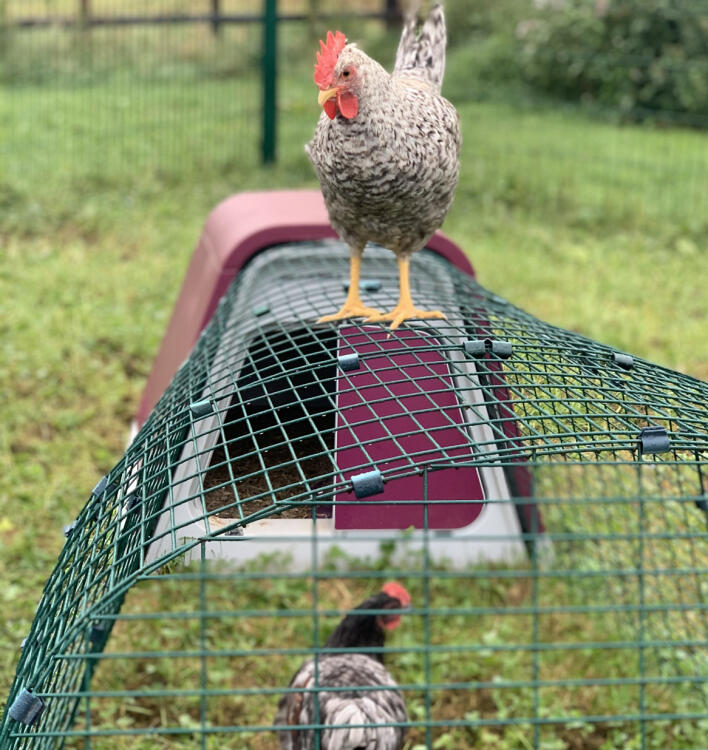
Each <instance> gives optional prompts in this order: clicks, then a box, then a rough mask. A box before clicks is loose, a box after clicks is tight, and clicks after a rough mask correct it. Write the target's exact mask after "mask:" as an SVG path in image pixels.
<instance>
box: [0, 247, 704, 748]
mask: <svg viewBox="0 0 708 750" xmlns="http://www.w3.org/2000/svg"><path fill="white" fill-rule="evenodd" d="M413 266H414V267H413V282H414V290H413V291H414V296H415V298H416V301H418V302H419V303H420V304H422V305H423V306H428V307H430V306H433V305H441V304H442V306H443V310H444V312H445V313H446V314H447V316H448V320H447V321H435V324H434V325H428V324H426V323H421V324H420V325H416V326H414V327H412V328H409V329H407V330H406V331H400V332H397V333H396V334H394V335H393V336H391V337H389V338H387V336H386V331H385V329H381V328H380V327H378V326H367V325H361V326H359V325H353V324H352V325H344V326H342V327H339V328H337V327H336V326H334V325H326V326H314V325H313V321H314V320H315V319H316V318H317V317H318V316H319V315H321V314H326V313H328V312H330V310H332V309H335V308H337V307H338V306H339V304H340V303H341V301H342V300H343V298H344V295H345V291H344V285H343V283H342V282H343V280H345V279H346V278H347V272H348V250H347V248H346V247H345V246H344V245H343V244H342V243H340V242H335V241H323V242H317V243H301V244H295V245H286V246H280V247H276V248H272V249H269V250H267V251H265V252H263V253H261V254H260V255H259V256H257V257H256V258H255V259H254V260H253V261H252V262H251V263H250V264H249V265H248V266H247V267H246V269H245V270H244V271H243V272H242V273H241V274H239V276H238V277H237V278H236V279H235V281H234V282H233V283H232V284H231V287H230V288H229V291H228V292H227V294H226V295H225V297H224V299H223V301H222V302H221V304H220V306H219V308H218V310H217V311H216V313H215V315H214V318H213V320H212V322H211V323H210V324H209V326H208V327H207V329H205V331H204V333H203V334H202V336H201V337H200V339H199V341H198V343H197V345H196V347H195V349H194V351H193V352H192V354H191V355H190V357H189V359H188V360H187V361H186V362H185V363H184V365H183V366H182V367H181V368H180V369H179V371H178V373H177V374H176V376H175V378H174V381H173V382H172V384H171V386H170V387H169V388H168V390H167V391H166V393H165V394H164V396H163V398H162V399H161V400H160V402H159V403H158V405H157V406H156V408H155V410H154V412H153V413H152V415H151V417H150V418H149V419H148V421H147V422H146V424H145V425H144V427H143V428H142V430H141V431H140V433H139V434H138V436H137V437H136V439H135V440H134V442H133V443H132V445H131V446H130V448H129V449H128V451H127V452H126V455H125V456H124V457H123V459H122V460H121V461H120V462H119V463H118V464H117V465H116V467H115V468H114V469H113V470H111V471H110V472H109V474H108V475H107V476H106V477H105V478H104V479H103V480H101V482H99V484H98V485H97V487H96V488H95V489H94V491H93V492H92V494H91V497H90V499H89V501H88V502H87V504H86V506H85V507H84V509H83V510H82V511H81V513H80V514H79V517H78V518H77V521H76V523H75V524H74V525H72V527H70V528H69V529H67V543H66V546H65V548H64V550H63V552H62V554H61V556H60V559H59V562H58V565H57V568H56V570H55V572H54V574H53V575H52V577H51V578H50V580H49V582H48V583H47V585H46V587H45V590H44V594H43V596H42V600H41V601H40V604H39V607H38V610H37V615H36V618H35V622H34V624H33V626H32V630H31V632H30V634H29V636H28V639H27V641H26V643H25V645H24V649H23V652H22V657H21V659H20V663H19V666H18V672H17V678H16V681H15V684H14V686H13V691H12V695H11V696H10V698H11V700H10V701H9V703H8V705H16V703H15V702H16V700H17V698H18V696H22V695H23V696H24V700H25V704H23V705H26V706H29V708H25V709H24V713H23V712H22V711H21V712H20V715H21V716H24V718H25V719H27V717H28V716H30V715H31V712H32V711H37V710H39V708H38V707H39V705H40V704H39V702H41V703H42V706H41V708H42V709H43V710H42V711H41V713H40V714H39V716H38V718H36V720H35V719H34V717H33V721H31V722H30V721H27V722H26V723H22V721H15V720H13V719H11V718H10V717H9V715H8V714H6V715H5V717H4V719H3V723H2V725H0V738H2V746H3V747H8V748H18V747H25V746H27V747H58V746H66V747H101V748H114V747H115V748H120V747H155V746H165V747H194V746H195V743H199V744H200V745H201V746H202V747H220V748H223V747H233V748H241V747H244V746H247V747H249V748H255V749H257V750H263V749H265V748H275V747H278V746H279V743H280V747H286V748H287V747H288V745H287V744H282V743H284V742H286V741H285V740H283V739H282V735H281V740H278V738H277V731H278V728H279V729H280V731H281V732H284V736H289V737H290V738H291V741H292V742H293V743H294V742H296V741H297V742H302V743H303V744H302V745H301V746H302V747H321V748H330V750H331V749H332V748H334V747H337V745H336V744H331V745H330V744H328V743H329V740H328V734H327V732H328V731H330V732H331V731H332V729H333V722H332V719H331V715H330V712H331V705H332V704H331V703H330V701H332V700H333V696H334V697H335V698H336V697H337V695H339V694H340V693H341V692H342V691H344V692H343V693H342V694H343V695H344V696H345V698H346V699H350V698H352V695H351V693H352V690H353V689H354V688H356V690H358V692H359V693H360V694H361V695H364V696H365V697H366V698H367V699H369V700H370V701H372V702H373V703H374V704H376V701H377V693H380V691H381V688H380V687H376V685H372V684H370V683H366V682H362V683H361V684H357V683H356V681H355V683H354V685H352V683H351V682H350V683H348V684H346V685H336V684H332V683H331V682H327V679H326V677H325V675H326V669H327V660H328V659H331V658H333V656H334V655H335V654H338V653H345V654H347V655H351V653H353V651H358V652H363V653H367V654H370V655H372V656H374V657H375V655H376V654H379V653H383V655H384V656H385V658H386V668H387V669H388V670H389V672H390V674H391V675H392V676H393V678H394V679H395V681H396V683H397V688H396V690H398V692H399V694H400V695H401V696H402V697H403V700H404V702H405V704H406V711H407V718H406V720H405V721H400V720H397V721H392V720H390V719H389V720H388V721H387V720H385V719H384V720H382V719H380V718H379V720H378V729H379V730H382V729H383V728H384V727H391V726H392V727H394V728H396V727H398V728H399V729H404V730H405V732H406V740H405V742H406V743H407V744H405V747H408V748H413V747H426V748H444V747H455V748H460V749H464V748H473V747H479V746H480V745H483V744H488V745H490V746H498V747H514V746H519V744H523V745H524V746H527V747H533V748H538V749H540V748H547V747H558V748H575V747H626V746H628V743H629V746H636V747H643V748H665V747H672V748H693V749H694V750H695V749H696V748H699V747H702V746H703V744H704V740H705V736H706V727H707V726H708V686H707V685H706V674H708V648H707V647H708V631H707V630H706V622H707V620H706V617H705V615H706V607H707V606H708V589H706V580H708V579H706V572H708V556H707V550H708V546H707V545H706V542H707V541H708V515H707V512H708V504H707V503H708V487H707V485H706V482H708V438H707V435H708V423H707V422H706V404H707V403H708V386H706V384H704V383H701V382H699V381H696V380H694V379H692V378H690V377H687V376H683V375H679V374H677V373H674V372H671V371H668V370H665V369H662V368H659V367H656V366H654V365H652V364H650V363H648V362H644V361H641V360H639V359H636V358H633V357H631V356H629V355H626V354H624V353H621V352H616V351H614V350H612V349H611V348H608V347H605V346H602V345H600V344H596V343H594V342H592V341H590V340H588V339H586V338H583V337H581V336H578V335H576V334H573V333H571V332H568V331H563V330H561V329H558V328H555V327H553V326H549V325H547V324H544V323H542V322H541V321H539V320H537V319H535V318H533V317H532V316H530V315H528V314H526V313H524V312H523V311H521V310H519V309H517V308H515V307H514V306H512V305H510V304H509V303H507V302H506V301H505V300H503V299H501V298H499V297H497V296H496V295H494V294H491V293H490V292H488V291H487V290H485V289H484V288H483V287H481V286H479V285H478V284H477V283H476V282H474V281H473V280H472V279H471V278H470V277H467V276H466V275H464V274H462V273H461V272H458V271H456V270H453V269H451V267H450V266H449V264H448V263H447V262H445V261H443V260H442V259H440V258H438V257H436V256H435V255H433V254H431V253H426V252H422V253H420V254H418V255H417V256H416V257H415V258H414V264H413ZM365 268H366V272H367V273H370V274H372V278H371V279H369V280H368V282H366V283H364V284H363V287H362V292H363V294H364V295H365V297H366V299H367V301H368V302H369V303H370V304H374V305H378V306H381V307H388V306H392V305H393V304H395V301H396V280H397V276H396V267H395V263H394V260H393V257H392V256H391V254H390V253H389V252H388V251H384V250H382V249H377V248H369V249H368V250H367V254H366V258H365ZM382 334H383V335H382ZM352 350H353V353H355V354H357V356H358V367H354V368H352V367H351V366H350V364H349V360H347V359H346V356H347V355H348V354H349V355H351V353H352ZM443 395H446V396H447V395H452V396H454V398H452V399H451V400H450V401H448V402H447V403H446V404H445V405H442V406H441V405H440V403H439V402H438V401H437V399H439V398H441V397H442V396H443ZM361 407H363V409H362V408H361ZM431 415H433V416H434V418H435V420H436V421H435V422H434V423H430V422H427V421H426V420H428V419H429V418H430V417H431ZM451 436H452V437H451ZM352 437H353V440H352V439H351V438H352ZM352 451H354V453H352ZM372 470H373V471H374V473H376V472H378V473H379V476H380V479H381V485H380V487H378V488H377V487H373V489H372V485H371V483H370V478H369V479H367V480H366V481H365V482H364V483H363V484H362V480H361V475H362V472H363V473H365V474H366V473H369V472H371V471H372ZM440 476H442V477H445V481H444V482H443V483H442V486H441V484H440V483H438V484H437V485H436V477H440ZM459 478H461V479H462V482H463V484H464V486H465V487H466V490H467V492H466V494H464V495H463V496H462V497H458V496H455V495H454V493H453V488H454V486H455V484H456V482H457V481H458V479H459ZM408 481H414V482H417V484H416V485H415V486H416V487H417V490H416V491H414V492H408V491H407V492H406V494H404V496H403V497H397V496H396V494H395V490H396V487H401V486H404V487H409V486H410V485H406V484H405V483H406V482H408ZM367 482H368V483H367ZM357 488H359V489H360V490H361V489H362V488H363V491H362V493H361V496H359V492H358V491H357ZM382 493H383V494H382ZM387 507H388V508H389V509H391V508H393V510H394V515H393V516H392V519H393V520H390V521H389V522H388V523H385V524H383V526H384V528H377V527H376V524H373V525H372V524H371V522H370V519H371V512H372V509H373V511H374V516H376V517H381V515H382V514H385V512H386V508H387ZM347 508H355V509H356V513H357V515H358V522H357V523H356V524H354V525H352V524H349V525H347V523H348V522H347V518H348V516H347V515H346V513H345V514H344V515H341V514H342V512H343V511H345V510H346V509H347ZM412 508H415V509H419V510H420V515H418V516H411V515H410V514H411V509H412ZM460 509H463V510H464V509H467V510H470V509H471V510H473V511H481V514H480V513H474V512H473V513H472V514H471V519H472V520H471V522H470V523H467V522H466V521H464V520H463V521H462V522H459V521H455V520H454V519H456V518H457V516H456V513H457V512H458V511H459V510H460ZM436 514H437V515H438V517H437V519H436ZM342 524H343V526H342ZM391 578H395V579H396V580H397V581H399V582H400V583H402V584H403V585H404V586H405V587H406V589H407V590H408V592H409V593H410V597H411V605H410V607H408V608H406V609H404V610H403V612H402V615H403V617H402V622H401V624H400V627H399V628H398V630H397V632H396V633H395V634H392V635H391V636H390V637H389V639H388V640H387V641H386V644H385V646H366V645H365V646H361V647H359V648H357V649H351V648H350V649H347V648H340V647H337V646H332V645H331V644H328V642H327V641H326V637H327V636H328V635H329V634H330V633H332V630H333V628H334V627H335V626H336V624H337V622H338V621H339V620H340V619H341V618H342V617H344V616H345V615H346V614H347V613H351V612H352V611H353V608H354V607H356V605H357V604H359V602H362V601H365V600H367V597H369V596H370V595H372V594H373V593H375V592H376V591H377V590H379V589H380V588H381V586H382V584H383V583H384V582H385V581H387V580H390V579H391ZM385 612H386V610H375V611H374V612H372V613H371V614H372V615H376V614H378V615H381V614H383V613H385ZM311 658H316V659H317V663H318V665H319V669H320V673H319V674H320V677H319V678H318V677H317V676H315V678H314V681H313V682H310V683H307V684H304V683H300V682H298V681H295V682H294V683H292V684H291V683H290V680H291V678H292V677H293V674H295V673H296V670H297V669H298V667H299V666H300V665H301V664H302V663H303V662H305V661H306V660H307V659H311ZM23 690H25V691H31V692H24V693H23ZM347 691H348V692H347ZM355 692H356V691H355ZM312 695H316V696H318V698H319V700H318V702H317V703H316V704H315V705H317V706H318V707H319V709H318V710H319V714H318V713H317V711H315V713H314V714H312V713H311V714H310V719H309V721H307V720H302V717H301V716H300V717H299V718H300V720H299V721H293V720H292V717H291V716H288V720H287V721H286V722H285V723H281V721H282V718H281V720H280V721H279V720H278V718H277V716H282V715H281V714H277V706H278V702H279V699H280V697H281V696H293V697H294V698H293V699H294V700H297V701H299V702H300V705H307V701H308V700H309V699H310V696H312ZM361 695H360V697H361ZM38 701H39V702H38ZM302 710H303V711H304V710H305V709H304V708H303V709H302ZM374 723H377V722H374ZM353 724H354V726H357V724H356V722H353ZM336 726H338V724H336V722H335V727H334V728H336ZM361 728H362V729H363V728H364V725H362V727H361ZM308 743H309V744H308ZM294 746H295V747H297V745H294ZM403 746H404V745H403V744H400V745H392V746H391V747H403Z"/></svg>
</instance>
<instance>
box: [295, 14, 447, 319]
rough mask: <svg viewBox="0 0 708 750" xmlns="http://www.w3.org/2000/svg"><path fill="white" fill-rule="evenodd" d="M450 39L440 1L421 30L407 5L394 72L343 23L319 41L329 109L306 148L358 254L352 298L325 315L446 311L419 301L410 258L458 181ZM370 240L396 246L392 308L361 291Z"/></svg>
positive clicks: (409, 315)
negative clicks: (371, 303)
mask: <svg viewBox="0 0 708 750" xmlns="http://www.w3.org/2000/svg"><path fill="white" fill-rule="evenodd" d="M446 40H447V34H446V30H445V16H444V14H443V9H442V7H441V6H440V5H435V6H434V7H433V8H432V10H431V11H430V14H429V16H428V18H427V20H426V21H425V23H424V24H423V26H422V28H421V29H420V32H419V33H418V31H417V14H416V13H415V12H412V11H411V12H409V13H408V14H407V16H406V19H405V23H404V27H403V34H402V36H401V41H400V43H399V46H398V52H397V54H396V63H395V66H394V70H393V73H392V74H390V73H388V72H387V71H386V70H385V69H384V68H383V67H381V65H379V64H378V63H377V62H376V61H375V60H372V59H371V58H370V57H368V56H367V55H366V54H364V52H362V50H360V49H359V48H358V47H357V46H356V45H354V44H347V42H346V39H345V37H344V34H342V33H341V32H339V31H337V32H336V33H334V34H333V33H332V32H331V31H330V32H328V33H327V40H326V42H321V43H320V44H321V50H320V52H318V54H317V62H316V64H315V83H316V84H317V86H318V88H319V89H320V93H319V98H318V101H319V104H320V105H321V106H322V108H323V112H322V114H321V115H320V119H319V122H318V123H317V128H316V130H315V135H314V137H313V139H312V141H310V143H309V144H308V145H307V146H306V147H305V150H306V151H307V154H308V156H309V157H310V160H311V161H312V163H313V165H314V167H315V171H316V172H317V176H318V178H319V181H320V185H321V187H322V193H323V195H324V199H325V204H326V206H327V211H328V213H329V218H330V222H331V224H332V226H333V227H334V229H335V230H336V232H337V233H338V234H339V235H340V237H342V239H343V240H344V241H345V242H346V243H347V244H348V245H349V249H350V253H351V270H350V283H349V292H348V295H347V299H346V302H345V303H344V305H343V306H342V308H341V309H340V310H339V311H338V312H337V313H334V314H333V315H326V316H324V317H322V318H320V320H319V321H318V322H320V323H322V322H326V321H331V320H341V319H344V318H351V317H365V318H366V320H367V321H368V322H378V321H386V322H390V324H391V326H390V327H391V329H395V328H398V326H399V325H401V323H403V322H405V321H407V320H410V319H413V318H444V317H445V315H444V314H443V313H442V312H440V311H439V310H432V311H424V310H419V309H417V308H416V307H415V306H414V305H413V301H412V299H411V291H410V281H409V264H410V258H411V255H412V254H413V253H414V252H416V251H417V250H420V249H421V248H423V247H425V245H426V243H427V241H428V240H429V239H430V237H431V236H432V235H433V234H434V233H435V231H436V230H437V229H438V228H439V227H440V225H441V224H442V222H443V220H444V218H445V216H446V214H447V212H448V210H449V208H450V205H451V203H452V199H453V195H454V192H455V187H456V186H457V174H458V170H459V152H460V127H459V119H458V116H457V112H456V111H455V108H454V107H453V106H452V104H450V102H449V101H447V99H444V98H443V97H442V96H440V87H441V85H442V79H443V73H444V68H445V45H446ZM367 242H376V243H378V244H380V245H383V246H384V247H387V248H389V249H390V250H393V252H394V253H395V254H396V259H397V262H398V271H399V279H400V285H399V286H400V289H399V300H398V304H397V305H396V307H395V308H394V309H393V310H392V311H391V312H387V313H382V312H380V311H378V310H375V309H373V308H371V307H367V306H366V305H364V304H363V302H362V301H361V298H360V296H359V272H360V268H361V258H362V254H363V252H364V247H365V245H366V243H367Z"/></svg>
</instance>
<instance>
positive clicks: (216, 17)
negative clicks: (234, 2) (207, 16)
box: [211, 0, 221, 36]
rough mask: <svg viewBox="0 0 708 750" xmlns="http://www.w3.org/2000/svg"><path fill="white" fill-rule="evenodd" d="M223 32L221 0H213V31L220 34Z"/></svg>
mask: <svg viewBox="0 0 708 750" xmlns="http://www.w3.org/2000/svg"><path fill="white" fill-rule="evenodd" d="M220 32H221V0H211V33H212V34H213V35H214V36H219V33H220Z"/></svg>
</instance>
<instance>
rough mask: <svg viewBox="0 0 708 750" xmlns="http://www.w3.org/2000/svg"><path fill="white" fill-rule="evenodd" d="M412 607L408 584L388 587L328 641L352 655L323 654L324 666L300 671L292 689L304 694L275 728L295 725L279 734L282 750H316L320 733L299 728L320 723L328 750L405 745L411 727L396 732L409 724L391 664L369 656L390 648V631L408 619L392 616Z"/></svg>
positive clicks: (289, 701)
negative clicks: (387, 636) (387, 641)
mask: <svg viewBox="0 0 708 750" xmlns="http://www.w3.org/2000/svg"><path fill="white" fill-rule="evenodd" d="M410 601H411V598H410V596H409V594H408V592H407V591H406V589H405V588H404V587H403V586H401V584H399V583H395V582H390V583H387V584H386V585H385V586H384V587H383V589H382V590H381V591H380V592H379V593H378V594H376V595H375V596H372V597H370V598H368V599H366V600H365V601H363V602H362V603H361V604H360V605H359V606H358V607H357V608H356V610H354V612H352V613H351V614H349V615H347V616H346V617H345V618H344V619H343V620H342V621H341V622H340V623H339V625H338V626H337V628H336V629H335V630H334V632H333V633H332V635H330V637H329V638H328V639H327V642H326V644H325V648H326V649H347V651H346V653H324V654H321V655H320V656H319V657H318V658H317V664H315V660H314V659H311V660H310V661H307V662H305V664H303V665H302V666H301V667H300V669H299V670H298V671H297V672H296V674H295V676H294V677H293V679H292V680H291V681H290V686H289V687H290V688H293V689H294V690H297V689H302V690H303V692H289V693H287V694H286V695H285V696H283V698H281V700H280V703H279V704H278V713H277V715H276V717H275V723H276V725H278V726H290V727H292V729H288V730H281V731H279V732H278V738H279V741H280V747H281V748H282V750H313V748H314V747H315V731H316V730H314V729H305V728H303V729H298V727H307V726H311V725H313V724H319V725H322V729H320V730H319V738H320V744H319V747H320V748H322V750H400V748H402V747H403V736H404V733H405V728H404V727H401V726H395V725H396V724H400V723H401V722H405V721H406V720H407V714H406V706H405V703H404V701H403V697H402V696H401V694H400V692H399V691H398V689H397V686H396V683H395V681H394V680H393V678H392V677H391V675H390V674H389V673H388V670H387V669H386V667H385V666H384V654H383V652H382V651H374V652H373V653H369V652H368V651H369V649H374V650H375V649H381V648H383V645H384V641H385V631H386V630H389V631H390V630H394V629H395V628H396V627H398V625H399V623H400V621H401V615H400V614H399V613H398V612H395V611H393V610H400V609H402V608H406V607H408V606H410ZM359 610H364V611H363V612H361V613H359V612H358V611H359ZM388 610H392V611H391V612H390V613H389V612H388ZM367 611H369V612H368V613H367ZM376 612H378V614H376ZM362 650H366V651H367V653H361V651H362ZM315 700H317V704H315Z"/></svg>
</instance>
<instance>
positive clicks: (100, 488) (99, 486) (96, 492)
mask: <svg viewBox="0 0 708 750" xmlns="http://www.w3.org/2000/svg"><path fill="white" fill-rule="evenodd" d="M107 484H108V475H106V476H103V477H101V478H100V479H99V480H98V482H97V483H96V486H95V487H94V488H93V489H92V490H91V497H92V498H95V497H101V495H102V494H103V493H104V492H105V491H106V485H107Z"/></svg>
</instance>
